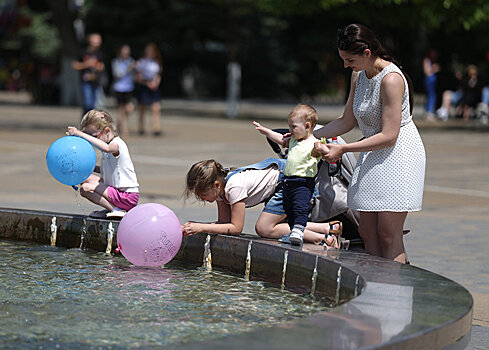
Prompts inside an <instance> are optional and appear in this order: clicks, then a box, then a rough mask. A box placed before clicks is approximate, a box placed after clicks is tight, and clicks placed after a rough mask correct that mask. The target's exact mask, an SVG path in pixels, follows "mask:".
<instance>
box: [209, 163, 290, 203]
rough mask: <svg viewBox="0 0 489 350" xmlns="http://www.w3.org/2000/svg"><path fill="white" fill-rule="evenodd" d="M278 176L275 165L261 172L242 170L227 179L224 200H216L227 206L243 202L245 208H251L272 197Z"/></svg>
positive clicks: (220, 198)
mask: <svg viewBox="0 0 489 350" xmlns="http://www.w3.org/2000/svg"><path fill="white" fill-rule="evenodd" d="M279 175H280V171H279V170H278V167H277V166H276V165H275V164H272V165H271V166H270V167H268V168H266V169H263V170H256V169H248V170H243V171H241V172H239V173H237V174H234V175H233V176H231V177H230V178H229V180H228V181H227V182H226V186H225V187H224V198H222V197H219V198H218V199H217V200H218V201H224V203H226V204H229V205H233V204H235V203H237V202H239V201H242V200H244V201H245V206H246V207H247V208H249V207H253V206H255V205H257V204H260V203H262V202H263V201H265V200H267V199H268V198H270V197H271V196H272V195H273V193H274V192H275V187H276V186H277V183H278V178H279Z"/></svg>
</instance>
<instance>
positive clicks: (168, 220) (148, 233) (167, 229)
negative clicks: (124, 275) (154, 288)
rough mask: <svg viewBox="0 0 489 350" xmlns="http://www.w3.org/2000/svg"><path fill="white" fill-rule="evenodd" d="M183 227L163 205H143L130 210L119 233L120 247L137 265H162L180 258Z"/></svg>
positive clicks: (123, 219) (127, 257)
mask: <svg viewBox="0 0 489 350" xmlns="http://www.w3.org/2000/svg"><path fill="white" fill-rule="evenodd" d="M181 244H182V228H181V224H180V221H179V220H178V218H177V216H176V215H175V213H174V212H173V211H171V210H170V209H169V208H167V207H165V206H164V205H162V204H157V203H146V204H140V205H138V206H136V207H135V208H133V209H131V210H129V211H128V212H127V214H126V215H125V216H124V217H123V218H122V220H121V222H120V224H119V228H118V230H117V245H118V246H119V250H120V252H121V253H122V255H124V257H125V258H126V259H127V260H129V261H130V262H131V263H133V264H134V265H137V266H162V265H164V264H166V263H168V262H169V261H170V260H172V259H173V258H174V257H175V255H177V253H178V251H179V250H180V246H181Z"/></svg>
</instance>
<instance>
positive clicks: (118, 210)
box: [107, 207, 126, 219]
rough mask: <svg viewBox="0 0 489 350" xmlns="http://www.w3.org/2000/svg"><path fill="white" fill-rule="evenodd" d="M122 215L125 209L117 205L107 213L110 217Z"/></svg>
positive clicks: (115, 217) (121, 216)
mask: <svg viewBox="0 0 489 350" xmlns="http://www.w3.org/2000/svg"><path fill="white" fill-rule="evenodd" d="M124 215H126V211H125V210H124V209H121V208H117V207H115V208H114V209H112V211H111V212H110V213H107V217H108V218H112V219H122V218H123V217H124Z"/></svg>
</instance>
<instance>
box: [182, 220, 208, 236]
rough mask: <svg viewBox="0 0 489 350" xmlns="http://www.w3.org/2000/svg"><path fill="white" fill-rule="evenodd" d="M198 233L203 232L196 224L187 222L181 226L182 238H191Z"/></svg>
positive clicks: (199, 225) (200, 226)
mask: <svg viewBox="0 0 489 350" xmlns="http://www.w3.org/2000/svg"><path fill="white" fill-rule="evenodd" d="M200 232H203V230H202V224H200V223H198V222H190V221H187V222H186V223H184V224H183V225H182V233H183V235H184V236H193V235H195V234H197V233H200Z"/></svg>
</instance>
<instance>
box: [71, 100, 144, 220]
mask: <svg viewBox="0 0 489 350" xmlns="http://www.w3.org/2000/svg"><path fill="white" fill-rule="evenodd" d="M80 127H81V130H78V129H77V128H76V127H74V126H69V127H68V133H69V134H70V135H73V136H79V137H82V138H84V139H85V140H87V141H88V142H90V143H91V144H92V145H94V146H95V147H97V148H98V149H100V150H101V151H102V159H101V161H100V166H96V167H95V172H99V173H100V176H97V175H94V174H92V175H90V176H89V177H88V178H87V179H86V180H85V181H83V183H81V184H80V194H81V196H82V197H85V198H87V199H88V200H89V201H90V202H92V203H95V204H97V205H100V206H102V207H104V208H105V209H104V210H99V211H94V212H92V213H91V214H90V216H91V217H96V218H122V217H123V216H124V214H125V213H126V211H128V210H130V209H132V208H134V207H135V206H136V205H137V204H138V201H139V184H138V181H137V176H136V172H135V170H134V165H133V163H132V160H131V156H130V155H129V149H128V147H127V145H126V143H125V142H124V141H123V140H122V139H121V138H120V137H119V136H117V132H116V130H115V127H114V125H113V119H112V117H111V115H110V114H109V113H108V112H106V111H104V110H98V109H92V110H91V111H88V112H87V113H86V114H85V116H84V117H83V119H82V121H81V126H80Z"/></svg>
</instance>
